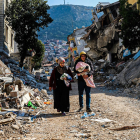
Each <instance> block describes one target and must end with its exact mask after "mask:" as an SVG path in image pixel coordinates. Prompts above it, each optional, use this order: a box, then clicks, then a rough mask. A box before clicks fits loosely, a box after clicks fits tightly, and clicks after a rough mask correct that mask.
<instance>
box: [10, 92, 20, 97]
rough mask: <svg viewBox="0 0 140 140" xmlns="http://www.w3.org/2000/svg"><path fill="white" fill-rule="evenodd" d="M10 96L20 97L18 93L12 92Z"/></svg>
mask: <svg viewBox="0 0 140 140" xmlns="http://www.w3.org/2000/svg"><path fill="white" fill-rule="evenodd" d="M10 96H11V97H17V96H18V91H11V92H10Z"/></svg>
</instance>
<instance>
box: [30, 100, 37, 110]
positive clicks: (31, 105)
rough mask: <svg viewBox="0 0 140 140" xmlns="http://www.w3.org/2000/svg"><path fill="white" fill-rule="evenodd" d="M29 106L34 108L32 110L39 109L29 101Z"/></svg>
mask: <svg viewBox="0 0 140 140" xmlns="http://www.w3.org/2000/svg"><path fill="white" fill-rule="evenodd" d="M28 106H29V107H32V108H34V109H37V107H36V106H34V105H33V104H32V102H31V101H29V102H28Z"/></svg>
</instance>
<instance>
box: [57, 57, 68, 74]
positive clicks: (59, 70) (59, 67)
mask: <svg viewBox="0 0 140 140" xmlns="http://www.w3.org/2000/svg"><path fill="white" fill-rule="evenodd" d="M61 62H65V59H64V58H63V57H59V58H58V59H57V63H58V64H59V66H58V67H57V71H58V72H59V73H60V74H63V73H65V72H66V70H67V69H66V67H65V66H64V67H61V66H60V63H61Z"/></svg>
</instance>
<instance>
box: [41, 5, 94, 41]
mask: <svg viewBox="0 0 140 140" xmlns="http://www.w3.org/2000/svg"><path fill="white" fill-rule="evenodd" d="M91 10H93V7H87V6H79V5H57V6H51V7H50V10H49V11H48V13H49V14H50V16H51V18H52V19H53V20H54V21H53V22H52V23H51V24H50V25H49V27H47V28H45V29H44V30H43V29H41V31H40V32H39V33H38V34H39V35H40V36H39V39H41V40H42V41H44V40H45V39H46V32H47V38H48V39H58V40H67V36H68V35H69V34H71V33H72V32H73V30H74V29H75V28H76V27H78V28H82V26H85V27H87V26H89V25H91V24H92V21H91V19H92V11H91Z"/></svg>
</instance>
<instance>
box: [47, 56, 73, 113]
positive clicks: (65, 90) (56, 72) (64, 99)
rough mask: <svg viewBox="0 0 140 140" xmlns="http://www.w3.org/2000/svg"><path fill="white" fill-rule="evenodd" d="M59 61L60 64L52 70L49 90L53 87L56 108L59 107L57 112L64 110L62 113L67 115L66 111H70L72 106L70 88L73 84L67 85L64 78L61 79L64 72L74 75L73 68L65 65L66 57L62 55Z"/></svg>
mask: <svg viewBox="0 0 140 140" xmlns="http://www.w3.org/2000/svg"><path fill="white" fill-rule="evenodd" d="M57 62H58V64H59V65H58V66H57V67H55V68H54V69H53V71H52V74H51V77H50V81H49V90H50V91H51V90H52V88H53V96H54V109H57V112H62V114H63V115H65V112H69V108H70V103H69V90H71V84H70V85H69V86H66V84H65V82H64V80H60V77H61V76H62V75H63V74H64V73H67V74H69V75H70V76H71V77H72V78H73V75H72V72H71V70H70V69H69V68H67V67H66V66H65V59H64V58H62V57H60V58H59V59H58V60H57ZM65 80H66V79H65Z"/></svg>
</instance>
